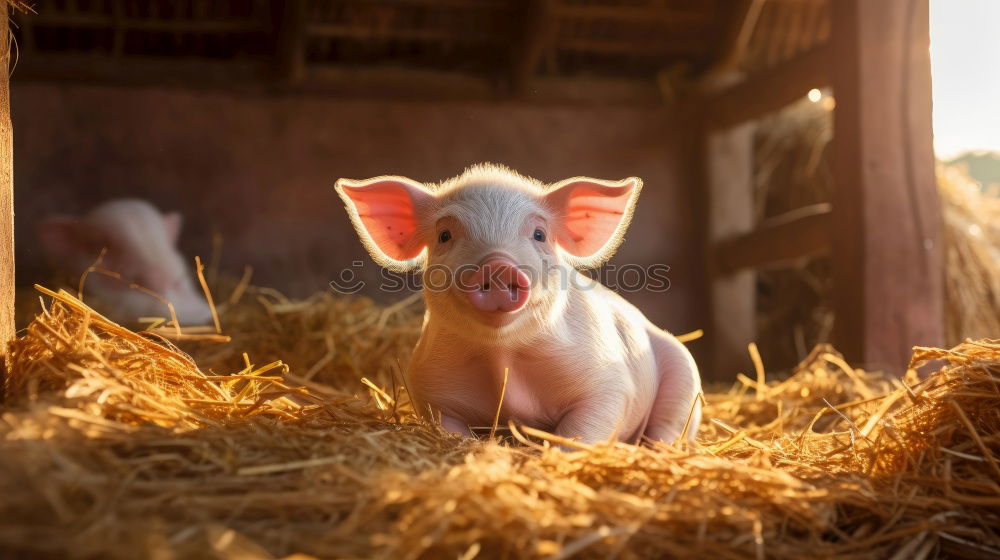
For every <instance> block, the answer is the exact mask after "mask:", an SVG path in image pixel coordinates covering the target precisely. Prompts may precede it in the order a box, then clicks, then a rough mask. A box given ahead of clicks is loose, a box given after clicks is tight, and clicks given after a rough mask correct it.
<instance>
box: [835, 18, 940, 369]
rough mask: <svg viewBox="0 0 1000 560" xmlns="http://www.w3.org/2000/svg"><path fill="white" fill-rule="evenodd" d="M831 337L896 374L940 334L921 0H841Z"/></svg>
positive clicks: (854, 356) (858, 358)
mask: <svg viewBox="0 0 1000 560" xmlns="http://www.w3.org/2000/svg"><path fill="white" fill-rule="evenodd" d="M831 8H832V15H833V33H832V42H833V44H832V47H833V52H834V53H836V56H834V57H833V67H832V78H833V86H834V95H835V98H836V101H837V108H836V110H835V114H834V131H835V138H834V141H833V142H834V145H833V150H834V173H835V178H836V183H837V188H836V191H835V194H834V200H833V212H834V223H835V224H836V225H835V228H836V231H835V232H834V234H833V246H832V259H833V274H834V289H835V293H834V311H835V321H836V324H835V330H834V338H835V343H836V345H837V347H838V348H839V349H840V350H841V351H842V352H844V353H845V354H846V356H847V357H848V359H850V360H853V361H854V362H855V363H858V364H860V365H865V366H867V367H874V368H887V369H889V370H890V371H893V372H896V373H900V372H901V368H902V367H905V365H906V364H907V362H908V360H909V356H910V352H911V347H912V346H914V345H939V344H941V343H943V342H944V340H943V339H944V332H943V331H944V320H943V314H944V279H943V268H942V249H943V246H942V234H941V214H940V213H941V208H940V201H939V200H938V194H937V187H936V181H935V176H934V153H933V148H932V144H931V142H932V134H931V76H930V57H929V53H928V47H929V44H930V39H929V31H928V27H929V24H928V20H929V16H928V5H927V0H878V1H872V0H836V1H835V2H831Z"/></svg>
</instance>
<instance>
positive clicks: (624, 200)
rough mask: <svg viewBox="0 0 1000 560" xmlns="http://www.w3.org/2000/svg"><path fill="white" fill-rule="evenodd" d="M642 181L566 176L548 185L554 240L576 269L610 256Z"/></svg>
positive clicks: (590, 266)
mask: <svg viewBox="0 0 1000 560" xmlns="http://www.w3.org/2000/svg"><path fill="white" fill-rule="evenodd" d="M641 189H642V180H640V179H639V178H637V177H629V178H628V179H623V180H621V181H602V180H600V179H590V178H588V177H577V178H574V179H567V180H565V181H562V182H560V183H557V184H555V185H553V186H552V187H551V189H550V190H549V192H548V193H547V194H546V195H545V202H546V204H547V205H548V206H549V208H550V209H552V211H553V213H554V214H555V217H556V218H555V221H556V223H555V228H554V229H555V234H556V242H557V243H558V244H559V246H560V247H561V248H562V249H563V250H564V251H565V252H566V254H567V260H568V261H569V262H570V264H572V265H573V266H576V267H579V268H593V267H596V266H600V265H601V264H603V263H604V262H605V261H607V260H608V259H610V258H611V255H613V254H614V252H615V250H616V249H618V246H619V245H620V244H621V242H622V236H623V235H624V234H625V230H626V229H627V228H628V224H629V222H630V221H631V220H632V211H633V210H634V209H635V201H636V199H637V198H638V197H639V191H640V190H641Z"/></svg>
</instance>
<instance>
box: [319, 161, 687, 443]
mask: <svg viewBox="0 0 1000 560" xmlns="http://www.w3.org/2000/svg"><path fill="white" fill-rule="evenodd" d="M641 186H642V182H641V181H640V180H639V179H637V178H629V179H625V180H622V181H601V180H596V179H589V178H583V177H578V178H575V179H568V180H565V181H562V182H559V183H556V184H553V185H544V184H542V183H540V182H538V181H535V180H533V179H529V178H526V177H523V176H521V175H518V174H517V173H515V172H513V171H511V170H508V169H506V168H503V167H500V166H494V165H479V166H475V167H472V168H470V169H469V170H467V171H466V172H465V173H464V174H462V175H461V176H459V177H457V178H455V179H452V180H449V181H446V182H444V183H442V184H438V185H425V184H421V183H418V182H416V181H412V180H410V179H407V178H405V177H392V176H385V177H376V178H374V179H369V180H366V181H352V180H347V179H341V180H340V181H338V182H337V185H336V188H337V192H338V193H339V194H340V196H341V197H342V198H343V200H344V202H345V204H346V206H347V210H348V213H349V214H350V217H351V220H352V222H353V223H354V226H355V228H356V229H357V231H358V234H359V235H360V237H361V240H362V242H363V243H364V245H365V247H366V248H367V249H368V250H369V252H370V253H371V255H372V257H373V258H374V259H375V260H376V261H377V262H378V263H379V264H380V265H382V266H385V267H388V268H390V269H393V270H397V271H405V270H414V269H418V268H419V269H422V270H423V282H424V298H425V301H426V304H427V312H426V316H425V318H424V326H423V331H422V333H421V336H420V340H419V342H418V343H417V346H416V350H415V351H414V354H413V357H412V359H411V361H410V365H409V368H408V370H407V372H406V378H407V379H406V380H407V386H408V388H409V389H410V391H411V392H412V398H413V400H414V404H415V405H416V406H417V409H418V410H419V411H421V412H422V413H424V412H426V411H427V410H428V408H430V409H432V410H433V411H435V413H439V414H440V415H441V421H442V424H443V425H444V427H445V428H447V429H449V430H451V431H453V432H458V433H462V434H469V426H488V425H491V424H492V423H493V418H494V415H495V414H496V411H497V405H498V403H500V395H501V389H502V387H503V381H504V376H505V370H506V371H507V388H506V393H505V396H504V398H503V404H502V408H501V410H500V425H501V426H506V424H507V422H508V420H510V421H513V422H514V423H515V424H523V425H527V426H530V427H534V428H538V429H543V430H547V431H551V432H553V433H556V434H558V435H561V436H565V437H569V438H576V437H578V438H581V439H582V440H583V441H585V442H595V441H602V440H606V439H609V438H611V437H613V436H615V435H617V436H618V438H619V439H620V440H623V441H638V440H639V439H640V438H641V437H642V436H646V437H647V438H649V439H652V440H660V441H667V442H671V441H674V440H676V439H677V438H678V437H679V436H680V435H681V434H682V432H683V430H684V426H685V424H686V423H687V422H688V420H689V418H690V425H689V428H688V432H687V434H688V436H689V437H691V438H693V437H694V434H695V431H696V430H697V426H698V422H699V420H700V417H701V408H700V403H699V402H698V394H699V392H700V390H701V382H700V379H699V376H698V369H697V366H696V365H695V363H694V360H693V359H692V358H691V355H690V353H689V352H688V351H687V349H686V348H685V347H684V346H683V344H681V343H680V342H679V341H678V340H677V339H676V338H674V337H673V336H671V335H670V334H669V333H667V332H665V331H663V330H661V329H659V328H658V327H656V326H655V325H653V324H652V323H650V322H649V320H648V319H646V317H645V316H644V315H643V314H642V313H641V312H640V311H639V310H638V309H636V308H635V307H634V306H632V305H631V304H630V303H628V302H627V301H625V299H623V298H622V297H621V296H619V295H618V294H616V293H615V292H613V291H611V290H610V289H608V288H606V287H604V286H603V285H601V284H600V283H598V282H596V281H594V280H592V279H591V278H589V277H588V276H585V275H583V274H580V273H579V272H577V270H576V268H592V267H596V266H599V265H600V264H602V263H603V262H604V261H606V260H607V259H608V258H609V257H610V256H611V254H612V253H613V252H614V251H615V249H616V248H617V247H618V245H619V244H620V242H621V239H622V235H623V234H624V232H625V229H626V227H627V226H628V223H629V220H630V219H631V216H632V210H633V208H634V207H635V202H636V199H637V197H638V196H639V190H640V188H641Z"/></svg>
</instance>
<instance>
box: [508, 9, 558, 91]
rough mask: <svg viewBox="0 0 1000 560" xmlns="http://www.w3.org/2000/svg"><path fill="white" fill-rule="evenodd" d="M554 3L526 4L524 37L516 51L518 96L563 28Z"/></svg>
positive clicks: (514, 67) (514, 64)
mask: <svg viewBox="0 0 1000 560" xmlns="http://www.w3.org/2000/svg"><path fill="white" fill-rule="evenodd" d="M552 5H553V0H531V1H529V2H527V4H526V5H525V11H524V15H523V17H522V20H523V21H524V27H523V29H522V30H521V38H520V40H519V41H518V42H517V44H516V46H515V47H514V49H513V51H512V54H513V60H512V63H511V85H512V87H513V90H514V93H515V94H516V95H521V94H524V93H526V92H527V91H528V90H529V88H530V87H531V81H532V79H533V78H534V76H535V72H536V71H537V70H538V64H539V63H540V62H541V61H542V56H543V55H544V54H545V52H546V50H548V49H549V48H550V47H551V45H552V41H553V40H554V39H555V36H556V32H557V31H558V29H559V27H558V23H557V22H556V18H555V15H554V14H553V13H552Z"/></svg>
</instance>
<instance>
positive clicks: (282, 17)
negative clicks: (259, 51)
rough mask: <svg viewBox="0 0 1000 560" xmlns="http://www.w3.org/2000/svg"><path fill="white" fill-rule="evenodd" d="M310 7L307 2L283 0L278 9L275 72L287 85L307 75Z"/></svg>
mask: <svg viewBox="0 0 1000 560" xmlns="http://www.w3.org/2000/svg"><path fill="white" fill-rule="evenodd" d="M308 8H309V4H308V3H306V2H302V1H299V0H281V3H280V12H278V11H277V10H276V12H277V13H276V14H275V21H276V23H275V26H276V27H277V32H276V33H275V35H276V41H277V42H276V48H275V54H274V63H275V64H274V65H275V73H276V74H277V78H278V80H279V81H280V82H281V83H283V84H286V85H288V84H296V83H298V82H300V81H302V78H303V76H305V69H306V33H305V30H306V23H307V21H306V15H307V12H308Z"/></svg>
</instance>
